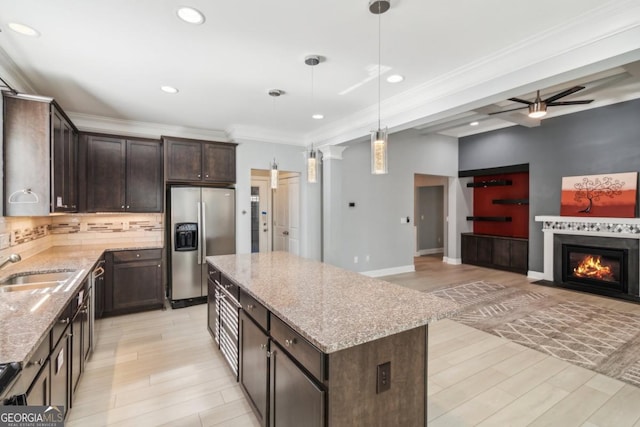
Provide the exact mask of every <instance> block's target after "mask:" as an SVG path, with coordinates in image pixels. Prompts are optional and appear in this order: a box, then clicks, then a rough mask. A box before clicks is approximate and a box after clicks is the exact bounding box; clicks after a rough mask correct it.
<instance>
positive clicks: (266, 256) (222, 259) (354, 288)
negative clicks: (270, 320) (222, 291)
mask: <svg viewBox="0 0 640 427" xmlns="http://www.w3.org/2000/svg"><path fill="white" fill-rule="evenodd" d="M207 261H208V262H209V263H210V264H213V265H214V266H216V267H217V268H218V269H220V271H222V273H224V274H225V275H226V276H227V277H229V278H230V279H232V280H233V281H234V282H236V283H237V284H238V285H239V286H240V287H241V288H242V289H244V290H245V291H246V292H247V293H248V294H249V295H251V296H253V297H254V298H255V299H257V300H258V301H260V302H261V303H262V304H264V305H265V306H266V307H267V309H269V310H270V311H272V312H273V313H274V314H275V315H277V316H278V317H279V318H281V319H282V320H284V321H285V322H286V323H287V324H289V326H291V327H292V328H293V329H295V330H296V331H297V332H299V333H300V334H302V335H303V336H304V337H305V338H307V339H308V340H309V341H310V342H311V343H313V344H314V345H315V346H316V347H318V348H319V349H320V350H321V351H323V352H324V353H333V352H336V351H339V350H342V349H345V348H349V347H354V346H356V345H359V344H363V343H366V342H369V341H373V340H376V339H378V338H383V337H386V336H389V335H394V334H397V333H399V332H403V331H407V330H410V329H413V328H416V327H419V326H423V325H426V324H428V323H431V322H433V321H435V320H438V319H442V318H445V317H450V316H452V315H454V314H455V313H457V312H458V311H459V310H460V309H461V306H460V305H459V304H457V303H455V302H452V301H446V300H443V299H440V298H436V297H434V296H431V295H428V294H426V293H423V292H419V291H416V290H413V289H408V288H404V287H402V286H399V285H395V284H393V283H389V282H385V281H382V280H379V279H373V278H371V277H368V276H364V275H361V274H358V273H354V272H351V271H347V270H344V269H341V268H338V267H334V266H332V265H329V264H324V263H321V262H317V261H312V260H309V259H305V258H300V257H297V256H295V255H291V254H289V253H287V252H267V253H258V254H245V255H220V256H210V257H207Z"/></svg>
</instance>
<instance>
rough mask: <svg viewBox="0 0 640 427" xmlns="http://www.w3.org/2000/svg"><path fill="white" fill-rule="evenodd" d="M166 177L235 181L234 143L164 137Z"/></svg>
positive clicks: (230, 182) (185, 179) (204, 180)
mask: <svg viewBox="0 0 640 427" xmlns="http://www.w3.org/2000/svg"><path fill="white" fill-rule="evenodd" d="M163 141H164V143H165V147H166V148H165V150H166V163H167V168H166V169H167V181H171V182H194V183H195V182H205V183H212V184H213V183H219V184H232V183H235V182H236V144H232V143H227V142H211V141H199V140H195V139H185V138H175V137H163Z"/></svg>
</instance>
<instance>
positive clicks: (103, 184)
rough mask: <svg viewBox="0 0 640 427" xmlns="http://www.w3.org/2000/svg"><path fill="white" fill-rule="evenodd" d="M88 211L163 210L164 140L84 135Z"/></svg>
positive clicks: (83, 152)
mask: <svg viewBox="0 0 640 427" xmlns="http://www.w3.org/2000/svg"><path fill="white" fill-rule="evenodd" d="M80 148H81V150H80V152H81V153H82V156H83V160H84V162H83V163H85V168H84V169H85V171H86V175H85V178H86V180H85V182H86V187H85V185H83V188H82V190H83V193H84V194H86V197H85V198H86V207H85V206H83V208H85V209H83V210H86V211H87V212H162V202H163V200H162V184H163V178H162V143H161V142H160V141H157V140H147V139H139V138H129V137H126V138H125V137H119V136H113V135H98V134H82V136H81V147H80Z"/></svg>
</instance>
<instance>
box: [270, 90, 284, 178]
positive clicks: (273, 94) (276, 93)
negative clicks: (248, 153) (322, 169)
mask: <svg viewBox="0 0 640 427" xmlns="http://www.w3.org/2000/svg"><path fill="white" fill-rule="evenodd" d="M283 94H284V91H283V90H280V89H271V90H270V91H269V96H271V97H272V98H273V120H274V122H275V117H276V98H278V97H279V96H281V95H283ZM271 189H272V190H277V189H278V164H277V163H276V159H275V157H274V159H273V163H271Z"/></svg>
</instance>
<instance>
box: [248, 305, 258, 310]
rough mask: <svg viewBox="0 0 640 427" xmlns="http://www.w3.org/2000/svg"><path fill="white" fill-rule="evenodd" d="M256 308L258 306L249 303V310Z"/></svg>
mask: <svg viewBox="0 0 640 427" xmlns="http://www.w3.org/2000/svg"><path fill="white" fill-rule="evenodd" d="M254 308H256V306H255V305H253V304H247V310H253V309H254Z"/></svg>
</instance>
